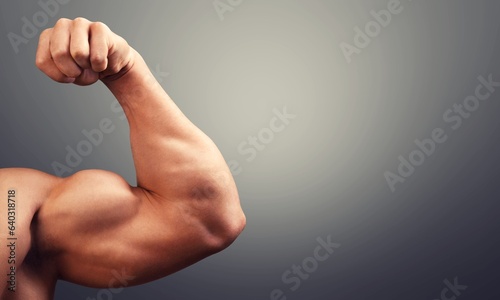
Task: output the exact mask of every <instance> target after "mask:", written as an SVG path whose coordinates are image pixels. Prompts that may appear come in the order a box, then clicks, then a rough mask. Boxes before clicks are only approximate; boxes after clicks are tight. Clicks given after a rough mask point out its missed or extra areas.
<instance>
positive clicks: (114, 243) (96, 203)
mask: <svg viewBox="0 0 500 300" xmlns="http://www.w3.org/2000/svg"><path fill="white" fill-rule="evenodd" d="M37 66H38V67H39V68H40V69H41V70H42V71H43V72H45V73H46V74H47V75H48V76H49V77H51V78H52V79H53V80H56V81H58V82H64V83H75V84H78V85H89V84H92V83H94V82H96V81H97V80H101V81H102V82H103V83H104V84H105V85H106V86H107V87H108V88H109V89H110V91H111V92H112V93H113V94H114V95H115V97H116V98H117V99H118V101H119V103H120V104H121V105H122V107H123V109H124V111H125V113H126V116H127V119H128V121H129V124H130V139H131V146H132V153H133V158H134V164H135V168H136V173H137V187H131V186H129V185H128V184H127V183H126V182H125V180H123V178H122V177H120V176H119V175H116V174H113V173H111V172H106V171H100V170H88V171H83V172H79V173H77V174H75V175H73V176H70V177H68V178H66V179H64V180H61V182H60V183H59V184H58V185H56V186H55V187H54V189H53V191H52V192H51V197H50V199H47V201H46V202H45V203H44V204H43V205H42V206H41V208H40V210H39V213H38V215H37V224H38V225H37V243H38V247H39V249H40V255H41V256H44V257H46V258H47V259H49V260H51V261H52V262H53V263H54V264H55V265H56V266H57V269H58V272H59V277H60V278H61V279H64V280H68V281H71V282H74V283H78V284H83V285H87V286H93V287H109V284H110V281H113V280H116V274H117V273H126V274H127V276H128V277H127V278H128V281H127V284H129V285H133V284H141V283H145V282H148V281H151V280H155V279H158V278H161V277H164V276H167V275H169V274H171V273H173V272H176V271H178V270H180V269H182V268H184V267H186V266H188V265H191V264H193V263H195V262H197V261H199V260H201V259H203V258H205V257H207V256H209V255H211V254H214V253H216V252H218V251H221V250H222V249H224V248H226V247H227V246H229V245H230V244H231V243H232V242H233V241H234V240H235V238H236V237H237V236H238V235H239V234H240V233H241V231H242V230H243V228H244V226H245V216H244V214H243V212H242V210H241V207H240V202H239V198H238V193H237V189H236V186H235V183H234V181H233V178H232V176H231V173H230V171H229V170H228V167H227V165H226V164H225V161H224V159H223V157H222V155H221V154H220V152H219V150H218V149H217V147H216V146H215V145H214V143H213V142H212V141H211V140H210V139H209V138H208V137H207V136H206V135H205V134H204V133H203V132H202V131H201V130H199V129H198V128H197V127H196V126H195V125H193V124H192V123H191V122H190V121H189V120H188V119H187V118H186V117H185V116H184V115H183V113H182V112H181V111H180V110H179V108H178V107H177V106H176V105H175V103H174V102H173V101H172V100H171V99H170V97H169V96H168V95H167V94H166V93H165V91H164V90H163V89H162V88H161V86H160V85H159V84H158V83H157V82H156V80H154V77H153V75H152V74H151V72H150V70H149V69H148V67H147V65H146V63H145V62H144V60H143V59H142V57H141V56H140V55H139V54H138V53H137V52H136V51H135V50H134V49H132V48H131V47H130V46H129V45H128V44H127V43H126V42H125V41H124V40H123V39H122V38H121V37H119V36H117V35H115V34H114V33H112V32H111V31H110V30H109V28H107V27H106V26H105V25H104V24H102V23H91V22H89V21H87V20H85V19H81V18H79V19H76V20H74V21H70V20H64V19H62V20H60V21H59V22H58V23H57V24H56V26H55V27H54V28H53V29H49V30H46V31H44V33H43V34H42V35H41V37H40V43H39V48H38V52H37ZM122 284H123V283H122Z"/></svg>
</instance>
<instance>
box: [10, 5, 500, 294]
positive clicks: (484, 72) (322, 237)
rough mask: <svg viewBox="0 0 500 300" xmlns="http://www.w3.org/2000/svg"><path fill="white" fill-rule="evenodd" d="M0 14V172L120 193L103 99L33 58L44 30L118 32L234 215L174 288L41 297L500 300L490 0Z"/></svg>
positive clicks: (118, 150) (123, 163)
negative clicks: (70, 22)
mask: <svg viewBox="0 0 500 300" xmlns="http://www.w3.org/2000/svg"><path fill="white" fill-rule="evenodd" d="M48 3H52V6H50V7H49V6H48ZM54 3H56V5H54ZM0 9H1V23H0V28H1V36H0V47H1V48H0V51H1V55H0V61H1V65H0V68H1V73H0V97H1V100H0V101H1V106H0V138H1V140H0V167H28V168H35V169H39V170H42V171H45V172H48V173H51V174H57V173H58V172H60V171H56V169H55V168H54V166H56V165H57V166H59V167H61V166H65V168H63V170H65V171H64V172H63V173H64V174H62V176H68V175H70V174H72V173H74V172H76V171H78V170H83V169H89V168H98V169H106V170H111V171H114V172H116V173H118V174H121V175H122V176H124V177H125V178H126V179H127V180H128V181H129V182H130V183H131V184H135V174H134V168H133V161H132V157H131V151H130V148H129V137H128V125H127V121H126V120H124V119H123V116H122V113H121V112H120V110H119V107H116V106H115V105H114V102H113V101H114V98H113V96H112V95H111V94H110V93H109V92H108V91H107V90H106V88H105V87H104V86H103V85H102V84H96V85H94V86H91V87H85V88H84V87H77V86H71V85H60V84H57V83H54V82H52V81H51V80H50V79H48V78H47V77H46V76H44V75H43V74H42V73H41V72H40V71H39V70H38V69H36V67H35V65H34V58H35V51H36V45H37V39H38V36H39V33H40V31H41V30H42V29H44V28H47V27H51V26H53V25H54V23H55V22H56V20H57V19H58V18H60V17H66V18H76V17H79V16H82V17H85V18H87V19H90V20H94V21H95V20H98V21H102V22H104V23H106V24H107V25H108V26H109V27H110V28H111V29H112V30H113V31H115V32H116V33H118V34H119V35H121V36H123V37H124V38H125V39H127V41H128V42H129V43H130V44H131V45H132V46H133V47H134V48H136V49H137V50H138V51H139V52H140V53H141V54H142V55H143V56H144V58H145V59H146V61H147V62H148V64H149V66H150V67H151V69H152V70H153V71H154V73H155V75H156V77H157V79H158V80H159V81H160V83H161V84H162V85H163V87H164V88H165V89H166V91H167V92H168V93H169V94H170V96H171V97H172V98H173V99H174V101H176V103H177V104H178V106H179V107H180V108H181V109H182V110H183V111H184V113H185V114H186V115H187V116H188V117H189V118H190V119H191V120H192V121H193V122H194V123H195V124H196V125H198V126H199V127H200V128H201V129H202V130H204V131H205V132H206V133H207V134H208V135H209V136H210V137H212V139H213V140H214V141H215V142H216V143H217V145H218V146H219V147H220V149H221V151H222V153H223V154H224V156H225V157H226V159H227V161H228V163H231V164H232V165H233V166H236V167H235V178H236V181H237V184H238V187H239V191H240V196H241V200H242V204H243V207H244V210H245V212H246V214H247V217H248V226H247V228H246V230H245V232H244V234H243V235H242V236H241V237H240V239H239V240H237V242H236V243H235V244H234V245H232V246H231V247H230V248H229V249H228V250H226V251H224V252H222V253H220V254H217V255H215V256H212V257H210V258H208V259H206V260H204V261H202V262H200V263H198V264H196V265H194V266H192V267H190V268H188V269H186V270H183V271H181V272H179V273H177V274H174V275H172V276H170V277H167V278H164V279H162V280H159V281H156V282H153V283H150V284H146V285H143V286H139V287H131V288H126V289H112V290H106V289H104V290H97V289H89V288H84V287H80V286H76V285H73V284H69V283H64V282H60V283H59V284H58V286H57V291H56V297H55V298H56V299H60V300H62V299H82V300H86V299H121V300H126V299H241V300H244V299H245V300H246V299H248V300H256V299H303V300H312V299H342V300H344V299H345V300H350V299H354V300H358V299H360V300H361V299H376V300H378V299H381V300H382V299H383V300H385V299H410V300H411V299H429V300H431V299H464V300H465V299H470V300H477V299H482V300H486V299H499V298H498V297H499V295H500V291H499V289H498V278H499V275H498V269H499V266H500V262H499V254H498V253H499V246H500V243H499V241H500V235H499V229H500V228H499V227H500V226H499V222H498V209H499V208H500V204H499V202H498V201H499V196H500V185H499V184H498V179H499V175H500V158H499V155H498V153H499V151H500V143H499V142H498V139H499V137H498V136H497V132H498V129H500V118H499V114H500V83H498V82H500V59H499V58H500V44H499V40H500V39H499V36H500V32H499V28H500V18H499V14H500V2H498V1H483V0H480V1H477V0H476V1H462V0H460V1H458V0H441V1H423V0H413V1H411V0H401V1H396V0H376V1H368V0H358V1H326V0H324V1H320V0H312V1H305V0H303V1H299V0H273V1H269V0H220V1H215V2H214V1H213V0H189V1H172V0H168V1H165V0H163V1H159V0H157V1H129V0H126V1H123V0H107V1H97V0H88V1H76V0H72V1H70V0H57V2H56V1H55V0H52V1H49V0H41V1H40V2H38V1H13V0H11V1H2V2H0ZM27 22H29V23H32V24H33V25H34V26H35V28H34V29H35V30H33V28H31V30H32V31H31V32H30V30H29V29H28V28H27V27H26V26H28V25H26V26H25V24H27ZM23 26H24V27H26V28H24V30H23ZM497 89H498V90H497ZM106 118H107V119H109V120H111V121H112V123H113V125H114V127H113V128H114V130H113V132H111V133H109V134H106V135H105V136H104V138H103V141H102V142H101V143H99V144H98V145H94V146H93V149H92V151H91V153H90V154H88V153H86V154H88V155H87V156H85V157H82V159H81V161H78V162H77V163H73V166H70V165H69V164H68V163H67V162H66V156H67V154H68V152H70V151H71V150H70V149H76V148H77V147H78V144H79V143H80V142H81V141H84V140H85V139H86V136H85V135H84V133H83V132H84V130H86V131H90V130H92V129H94V128H97V127H98V126H99V122H100V121H101V120H103V119H106ZM96 217H102V216H96ZM20 284H21V285H22V283H20ZM285 297H286V298H285Z"/></svg>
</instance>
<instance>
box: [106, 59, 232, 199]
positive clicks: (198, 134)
mask: <svg viewBox="0 0 500 300" xmlns="http://www.w3.org/2000/svg"><path fill="white" fill-rule="evenodd" d="M133 55H134V58H133V60H132V64H131V66H128V67H127V69H126V70H125V71H126V72H124V74H119V77H116V78H110V79H104V80H103V82H104V84H106V86H107V87H108V88H109V89H110V91H111V92H112V93H113V94H114V95H115V97H116V98H117V99H118V101H119V103H120V104H121V105H122V107H123V110H124V111H125V114H126V116H127V119H128V122H129V124H130V138H131V146H132V153H133V157H134V163H135V167H136V173H137V180H138V185H139V186H140V187H142V188H145V189H147V190H149V191H153V192H155V193H157V194H162V195H165V196H173V197H174V196H178V194H174V193H178V192H179V190H181V189H183V190H185V191H189V189H190V188H191V187H190V186H189V185H195V184H197V182H207V181H208V182H209V181H213V182H214V183H215V181H220V179H221V178H223V179H224V180H225V181H226V182H225V183H226V184H227V183H232V180H229V179H228V175H229V171H228V170H227V166H226V165H225V162H224V160H223V158H222V156H221V154H220V153H219V151H218V150H217V148H216V147H215V145H214V144H213V143H212V141H211V140H210V139H209V138H208V137H207V136H206V135H205V134H204V133H203V132H202V131H201V130H199V129H198V128H197V127H196V126H195V125H194V124H193V123H191V122H190V121H189V120H188V118H187V117H186V116H184V114H183V113H182V112H181V111H180V109H179V108H178V107H177V105H175V103H174V102H173V101H172V99H171V98H170V97H169V96H168V95H167V93H166V92H165V91H164V90H163V88H162V87H161V85H160V84H159V83H158V82H157V81H156V79H155V78H154V76H153V74H152V73H151V71H150V70H149V68H148V66H147V65H146V63H145V61H144V60H143V58H142V57H141V56H140V55H139V54H138V53H137V52H136V51H135V50H133ZM214 175H215V176H216V177H219V178H209V177H210V176H212V177H214ZM219 183H220V182H219ZM201 184H202V183H201Z"/></svg>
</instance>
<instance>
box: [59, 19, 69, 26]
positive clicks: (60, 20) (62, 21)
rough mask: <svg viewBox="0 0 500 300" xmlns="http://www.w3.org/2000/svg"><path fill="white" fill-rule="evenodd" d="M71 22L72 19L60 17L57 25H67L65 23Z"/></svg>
mask: <svg viewBox="0 0 500 300" xmlns="http://www.w3.org/2000/svg"><path fill="white" fill-rule="evenodd" d="M70 22H71V20H70V19H67V18H60V19H59V20H57V22H56V26H65V25H67V24H69V23H70Z"/></svg>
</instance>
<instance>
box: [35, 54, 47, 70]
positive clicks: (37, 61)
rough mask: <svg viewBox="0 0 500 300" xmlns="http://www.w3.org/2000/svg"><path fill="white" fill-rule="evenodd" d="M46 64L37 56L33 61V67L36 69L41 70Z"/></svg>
mask: <svg viewBox="0 0 500 300" xmlns="http://www.w3.org/2000/svg"><path fill="white" fill-rule="evenodd" d="M45 64H46V60H45V59H44V58H43V57H41V56H37V57H36V59H35V65H36V67H37V68H39V69H43V67H44V66H45Z"/></svg>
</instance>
